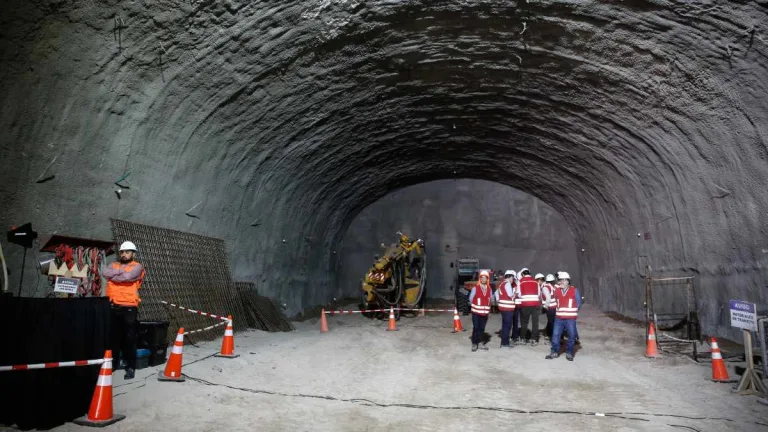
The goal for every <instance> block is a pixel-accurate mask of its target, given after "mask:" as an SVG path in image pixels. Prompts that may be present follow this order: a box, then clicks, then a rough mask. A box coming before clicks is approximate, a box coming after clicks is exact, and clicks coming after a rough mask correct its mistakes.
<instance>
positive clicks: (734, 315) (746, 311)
mask: <svg viewBox="0 0 768 432" xmlns="http://www.w3.org/2000/svg"><path fill="white" fill-rule="evenodd" d="M731 327H737V328H741V329H744V330H751V331H755V330H757V308H756V307H755V304H754V303H749V302H745V301H741V300H731Z"/></svg>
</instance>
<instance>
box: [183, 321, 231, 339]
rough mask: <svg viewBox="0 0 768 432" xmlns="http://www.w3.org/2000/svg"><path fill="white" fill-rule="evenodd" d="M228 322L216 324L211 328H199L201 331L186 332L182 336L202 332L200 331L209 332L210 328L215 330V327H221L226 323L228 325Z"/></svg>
mask: <svg viewBox="0 0 768 432" xmlns="http://www.w3.org/2000/svg"><path fill="white" fill-rule="evenodd" d="M228 322H229V321H222V322H220V323H216V324H214V325H212V326H208V327H204V328H201V329H198V330H190V331H188V332H184V336H186V335H188V334H192V333H200V332H202V331H206V330H210V329H212V328H216V327H219V326H223V325H224V324H226V323H228Z"/></svg>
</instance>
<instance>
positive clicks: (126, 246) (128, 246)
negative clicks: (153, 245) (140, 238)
mask: <svg viewBox="0 0 768 432" xmlns="http://www.w3.org/2000/svg"><path fill="white" fill-rule="evenodd" d="M122 251H134V252H136V245H135V244H133V242H129V241H127V242H123V244H121V245H120V252H122Z"/></svg>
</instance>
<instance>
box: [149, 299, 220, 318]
mask: <svg viewBox="0 0 768 432" xmlns="http://www.w3.org/2000/svg"><path fill="white" fill-rule="evenodd" d="M160 303H162V304H164V305H168V306H173V307H175V308H179V309H181V310H185V311H187V312H192V313H193V314H198V315H203V316H207V317H211V318H214V319H220V320H222V321H224V322H226V321H229V318H227V317H224V316H221V315H214V314H211V313H208V312H203V311H199V310H194V309H190V308H187V307H184V306H179V305H176V304H173V303H168V302H167V301H164V300H160Z"/></svg>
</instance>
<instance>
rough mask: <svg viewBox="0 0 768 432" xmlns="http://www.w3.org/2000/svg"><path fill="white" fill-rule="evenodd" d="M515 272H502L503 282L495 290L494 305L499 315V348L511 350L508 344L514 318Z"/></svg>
mask: <svg viewBox="0 0 768 432" xmlns="http://www.w3.org/2000/svg"><path fill="white" fill-rule="evenodd" d="M514 283H515V272H514V271H513V270H507V271H506V272H504V280H503V281H501V283H500V284H499V287H498V288H497V289H496V303H497V304H498V305H499V312H500V313H501V348H512V347H513V346H514V345H510V344H509V331H510V329H511V328H512V320H513V318H514V316H515V292H516V290H515V286H514Z"/></svg>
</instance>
